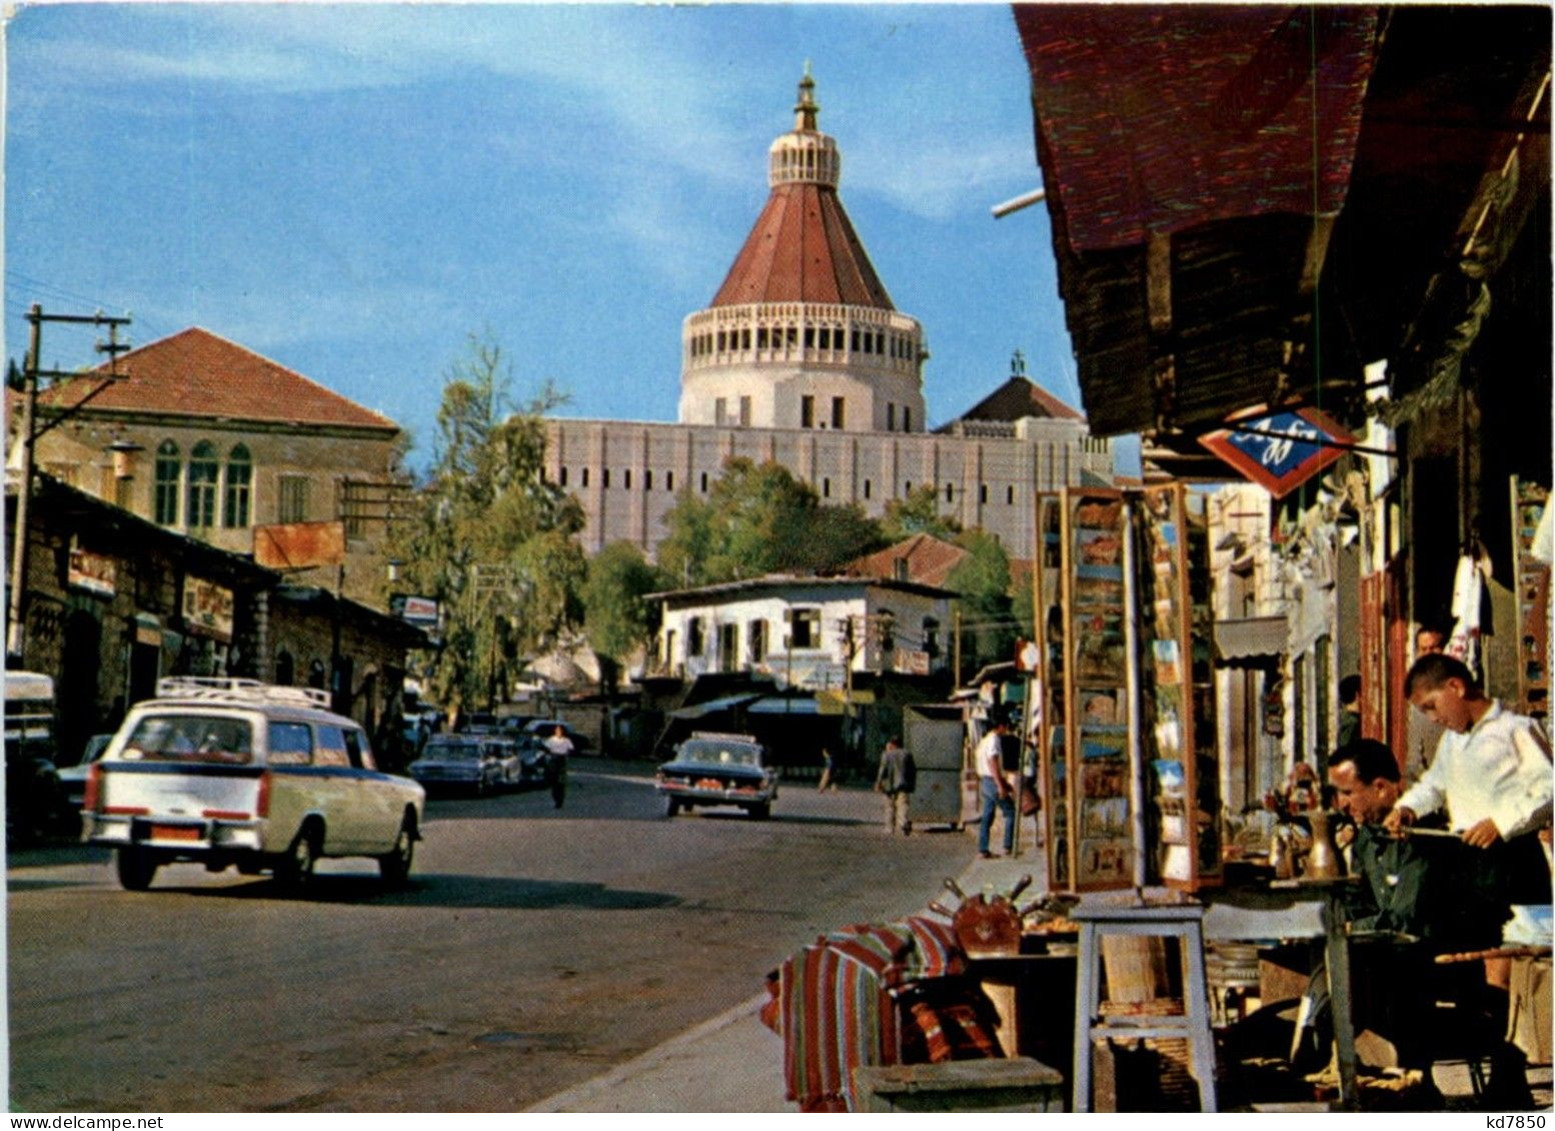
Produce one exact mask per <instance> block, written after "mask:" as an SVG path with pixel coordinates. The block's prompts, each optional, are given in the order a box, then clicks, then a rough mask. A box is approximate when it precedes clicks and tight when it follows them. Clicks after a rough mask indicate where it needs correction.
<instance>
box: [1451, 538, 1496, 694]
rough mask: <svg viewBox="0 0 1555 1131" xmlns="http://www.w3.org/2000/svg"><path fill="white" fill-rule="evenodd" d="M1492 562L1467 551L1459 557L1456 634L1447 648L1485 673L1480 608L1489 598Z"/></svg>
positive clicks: (1455, 585)
mask: <svg viewBox="0 0 1555 1131" xmlns="http://www.w3.org/2000/svg"><path fill="white" fill-rule="evenodd" d="M1489 573H1490V562H1489V561H1488V560H1486V559H1485V558H1483V557H1481V556H1479V555H1469V554H1465V555H1464V556H1463V557H1461V558H1459V559H1458V571H1457V574H1456V575H1455V576H1454V578H1453V583H1452V616H1453V626H1452V637H1451V638H1450V639H1449V640H1448V641H1447V647H1446V648H1445V649H1444V651H1446V653H1447V654H1448V655H1449V656H1452V657H1454V658H1456V659H1459V660H1462V661H1463V664H1464V666H1465V667H1467V668H1468V669H1469V671H1471V672H1473V673H1474V676H1475V678H1480V677H1481V675H1482V672H1481V669H1480V609H1481V608H1482V606H1483V604H1484V600H1485V578H1486V576H1488V575H1489Z"/></svg>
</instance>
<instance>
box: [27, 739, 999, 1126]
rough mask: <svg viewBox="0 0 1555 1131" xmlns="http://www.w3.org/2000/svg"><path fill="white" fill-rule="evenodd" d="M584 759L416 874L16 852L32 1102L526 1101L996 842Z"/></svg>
mask: <svg viewBox="0 0 1555 1131" xmlns="http://www.w3.org/2000/svg"><path fill="white" fill-rule="evenodd" d="M574 766H575V769H574V773H573V775H572V781H571V788H570V792H569V794H568V798H567V805H566V807H565V808H564V809H562V810H560V811H557V810H555V809H553V808H552V806H551V801H550V798H549V796H548V795H546V794H544V793H541V792H526V793H521V794H516V795H509V796H504V797H497V798H489V799H485V800H439V801H434V802H433V803H432V804H431V806H430V807H429V816H430V818H431V823H430V824H429V828H428V839H427V840H426V841H425V842H424V843H423V844H422V845H421V846H420V851H419V855H418V858H417V863H416V872H415V883H414V885H413V887H412V889H411V890H409V891H406V892H400V893H392V894H391V893H384V892H382V891H380V889H379V887H378V885H377V882H376V869H375V866H373V865H371V864H369V863H368V862H365V861H328V862H325V863H323V864H321V865H320V875H319V882H318V884H317V885H316V887H317V890H316V891H315V892H314V893H313V894H311V895H309V896H308V897H306V898H303V899H289V898H285V897H283V896H282V895H281V894H280V893H278V892H276V891H275V890H274V889H273V886H272V884H271V883H270V882H269V881H268V880H267V879H265V878H262V877H261V878H247V877H240V876H238V875H237V874H236V873H235V872H230V873H221V874H215V875H212V874H208V873H206V872H204V871H203V870H202V869H200V868H198V867H196V866H193V865H177V866H173V867H170V868H164V869H163V871H162V872H161V873H159V875H158V877H157V880H156V886H155V887H154V888H153V889H152V890H151V891H150V892H149V893H144V894H131V893H126V892H123V891H120V890H119V889H118V887H117V886H116V884H115V882H114V879H113V875H112V869H111V866H110V864H109V863H108V861H107V858H106V856H103V855H98V854H95V853H94V852H93V851H92V850H87V849H81V848H68V847H67V848H59V849H51V850H49V849H46V850H34V851H30V852H23V853H18V854H17V855H16V856H14V857H13V858H12V860H11V861H10V869H9V871H8V882H9V901H8V917H9V932H10V933H9V956H10V961H9V976H10V1036H11V1066H10V1092H11V1106H12V1109H13V1110H21V1111H110V1110H116V1111H127V1110H156V1111H194V1110H198V1111H411V1110H414V1111H436V1110H448V1111H512V1110H521V1109H523V1108H525V1107H527V1106H529V1105H530V1104H533V1103H536V1102H538V1101H540V1100H542V1099H544V1098H545V1097H547V1096H550V1095H552V1094H554V1093H556V1092H558V1091H560V1090H562V1089H564V1088H568V1087H571V1086H574V1085H577V1084H579V1083H582V1082H583V1081H586V1080H589V1079H592V1078H593V1077H595V1076H597V1075H599V1074H601V1073H604V1072H606V1071H608V1070H609V1069H610V1068H612V1067H613V1066H615V1065H618V1064H620V1063H623V1062H625V1061H628V1060H630V1059H632V1058H633V1057H635V1056H638V1055H639V1054H641V1053H643V1052H644V1051H646V1050H648V1049H650V1048H652V1047H653V1046H655V1045H657V1044H659V1043H660V1042H661V1041H663V1040H665V1039H667V1038H669V1037H671V1036H673V1035H675V1034H678V1033H680V1032H682V1031H684V1030H686V1029H687V1028H689V1027H691V1026H693V1025H696V1024H697V1023H698V1022H701V1021H703V1020H705V1019H707V1018H709V1017H712V1016H714V1015H717V1014H719V1013H721V1012H723V1011H725V1010H727V1009H730V1008H731V1007H733V1006H735V1005H737V1004H738V1003H740V1002H742V1001H746V1000H748V999H749V998H750V997H751V995H752V994H753V993H756V992H759V990H760V988H761V985H762V976H763V974H765V972H766V971H768V970H770V969H772V968H773V967H774V966H776V965H777V964H778V963H779V962H780V961H781V960H782V959H783V957H784V956H786V955H787V954H788V953H790V952H791V951H793V950H794V949H796V948H797V947H798V946H800V945H802V944H803V943H804V942H806V941H808V940H809V939H810V938H812V937H813V936H814V935H816V934H817V933H819V932H821V931H824V930H827V929H830V928H832V927H836V926H840V925H843V924H846V923H851V922H857V921H861V920H868V919H877V918H887V917H895V916H898V915H902V914H906V913H908V912H910V911H913V910H915V909H917V908H919V907H921V906H922V905H923V903H924V902H925V901H926V900H928V899H930V898H933V897H934V896H935V894H936V892H937V891H938V889H939V884H940V880H941V879H942V877H944V876H947V875H956V874H959V872H960V871H961V869H962V867H963V866H964V865H965V864H966V861H967V858H968V856H969V855H970V847H971V842H970V839H969V838H968V837H967V836H965V835H963V834H955V833H951V832H945V831H941V832H932V831H931V832H919V833H917V834H915V835H914V836H912V837H910V838H905V839H903V838H896V839H895V840H893V839H892V838H890V837H888V836H887V835H886V834H885V830H884V827H883V825H882V823H881V816H882V813H881V807H880V801H879V799H878V798H877V797H876V796H875V795H874V794H872V793H868V792H864V791H849V790H844V791H842V792H840V793H828V794H825V795H818V794H816V793H815V792H814V791H813V790H812V789H809V788H802V787H798V786H796V787H793V788H791V789H789V790H788V791H786V792H784V794H783V795H782V796H781V798H780V799H779V801H778V803H777V805H776V806H775V811H774V814H773V818H772V820H770V821H767V822H757V821H751V820H749V819H747V818H745V817H744V816H743V815H742V814H739V813H737V812H735V811H733V810H730V811H729V812H728V815H724V813H723V812H722V811H719V810H710V811H699V812H697V813H694V814H691V815H682V816H680V817H677V818H675V819H674V820H666V819H664V818H663V817H662V816H661V813H662V809H661V806H660V805H659V804H658V802H657V799H656V798H655V796H654V794H653V791H652V789H651V785H650V783H649V782H648V781H647V780H646V778H645V777H644V776H643V773H644V771H643V770H642V769H641V768H635V767H630V766H624V765H617V764H613V763H606V762H599V761H595V760H591V759H576V760H575V763H574Z"/></svg>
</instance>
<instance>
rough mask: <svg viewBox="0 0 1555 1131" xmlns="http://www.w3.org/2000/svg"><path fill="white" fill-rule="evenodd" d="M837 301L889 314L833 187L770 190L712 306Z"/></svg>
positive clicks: (883, 294)
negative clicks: (764, 204) (770, 192)
mask: <svg viewBox="0 0 1555 1131" xmlns="http://www.w3.org/2000/svg"><path fill="white" fill-rule="evenodd" d="M758 302H814V303H842V304H846V305H849V306H867V307H875V308H877V309H880V310H895V309H896V308H895V306H893V305H892V303H891V296H890V295H889V294H887V293H886V289H885V285H884V284H883V283H881V281H880V277H879V276H878V275H876V274H875V268H874V265H873V264H871V263H870V261H869V255H868V254H867V253H866V252H865V251H864V245H863V243H862V242H861V241H860V240H859V238H858V234H857V233H856V232H855V231H854V230H853V224H852V222H851V221H850V220H849V219H848V214H847V212H846V211H845V210H844V209H843V207H842V201H841V200H839V199H838V197H837V193H836V191H835V190H834V189H832V188H831V187H829V186H827V185H819V184H808V183H794V184H780V185H775V186H773V189H772V194H771V195H770V196H769V197H768V198H767V203H766V207H764V208H763V209H762V210H761V215H760V216H759V217H757V219H756V225H755V227H753V228H752V229H751V233H750V235H749V236H748V237H747V238H746V240H745V246H744V247H742V248H741V249H740V253H739V255H738V256H736V257H735V260H734V266H733V267H731V268H730V269H729V274H728V276H727V277H726V278H725V279H724V282H723V286H721V287H719V288H718V293H717V294H716V295H715V296H714V297H713V301H712V303H711V304H710V305H712V306H739V305H744V304H747V303H758Z"/></svg>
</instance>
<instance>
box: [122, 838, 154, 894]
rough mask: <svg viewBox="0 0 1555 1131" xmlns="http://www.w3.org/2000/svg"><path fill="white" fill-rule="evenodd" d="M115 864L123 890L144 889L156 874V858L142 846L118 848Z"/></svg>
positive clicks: (149, 884)
mask: <svg viewBox="0 0 1555 1131" xmlns="http://www.w3.org/2000/svg"><path fill="white" fill-rule="evenodd" d="M115 864H116V866H117V868H118V872H119V886H120V887H122V888H123V889H124V890H125V891H145V890H146V889H147V888H149V887H150V886H151V881H152V880H153V879H154V878H155V877H156V874H157V859H156V857H154V856H152V855H151V853H149V852H147V851H146V850H145V849H144V848H121V849H119V852H118V856H117V857H116V859H115Z"/></svg>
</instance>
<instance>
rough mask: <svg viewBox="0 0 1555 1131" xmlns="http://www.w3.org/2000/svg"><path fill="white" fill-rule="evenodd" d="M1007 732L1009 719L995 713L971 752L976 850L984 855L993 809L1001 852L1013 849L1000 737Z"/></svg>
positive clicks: (986, 854) (1011, 811)
mask: <svg viewBox="0 0 1555 1131" xmlns="http://www.w3.org/2000/svg"><path fill="white" fill-rule="evenodd" d="M1009 733H1010V721H1009V719H1008V718H1006V717H1005V716H1003V715H995V716H994V721H993V727H992V728H991V729H990V730H989V731H988V733H987V734H985V735H983V738H982V741H980V742H979V743H978V744H977V752H976V754H975V755H974V760H975V761H976V763H977V793H978V796H979V797H980V798H981V799H982V803H983V811H982V816H981V817H980V818H979V819H978V822H977V854H978V855H979V856H981V857H983V858H984V859H987V858H988V857H990V856H992V855H993V853H992V852H990V851H989V848H988V841H989V838H990V836H991V835H992V833H993V815H994V810H995V809H997V810H998V811H999V812H1000V813H1002V814H1003V815H1004V854H1005V855H1006V856H1008V855H1010V853H1011V852H1013V851H1014V850H1015V799H1014V797H1013V796H1012V795H1013V793H1014V790H1013V789H1011V788H1010V779H1009V776H1008V775H1007V774H1006V773H1005V770H1004V739H1005V736H1006V735H1007V734H1009Z"/></svg>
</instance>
